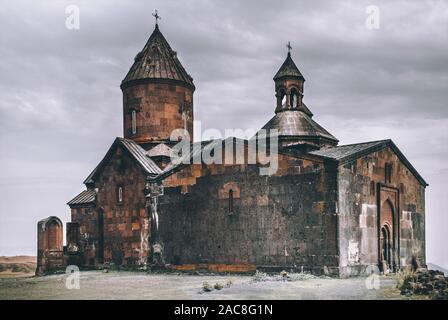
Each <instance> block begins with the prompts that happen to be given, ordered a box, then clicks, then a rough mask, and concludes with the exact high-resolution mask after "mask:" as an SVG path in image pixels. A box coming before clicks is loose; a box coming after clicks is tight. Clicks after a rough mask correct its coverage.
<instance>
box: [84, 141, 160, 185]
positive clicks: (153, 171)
mask: <svg viewBox="0 0 448 320" xmlns="http://www.w3.org/2000/svg"><path fill="white" fill-rule="evenodd" d="M118 145H121V146H123V147H124V150H126V151H128V153H129V155H130V156H131V157H132V158H134V160H135V161H136V162H137V163H138V164H139V165H140V166H141V168H142V169H143V170H144V171H145V172H146V174H148V175H150V176H156V175H158V174H160V173H161V172H162V170H161V169H160V168H159V167H158V166H157V164H156V163H155V162H154V161H152V160H151V158H150V157H148V156H147V155H146V151H145V149H143V148H142V147H140V146H139V145H138V144H137V143H136V142H135V141H133V140H129V139H124V138H116V139H115V141H114V143H113V144H112V146H111V147H110V148H109V150H108V151H107V153H106V155H105V156H104V158H103V160H101V162H100V163H99V164H98V166H97V167H96V168H95V169H94V170H93V171H92V173H91V174H90V175H89V176H88V177H87V178H86V180H84V183H85V184H88V183H93V182H94V181H95V178H96V176H97V175H98V174H99V172H101V170H102V168H103V167H104V165H105V164H106V163H107V162H108V160H109V159H110V157H111V156H112V155H113V151H114V150H115V148H116V147H117V146H118Z"/></svg>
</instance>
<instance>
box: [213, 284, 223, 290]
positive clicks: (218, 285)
mask: <svg viewBox="0 0 448 320" xmlns="http://www.w3.org/2000/svg"><path fill="white" fill-rule="evenodd" d="M213 288H215V289H216V290H221V289H222V288H224V286H223V285H222V284H220V283H219V282H216V283H215V285H214V286H213Z"/></svg>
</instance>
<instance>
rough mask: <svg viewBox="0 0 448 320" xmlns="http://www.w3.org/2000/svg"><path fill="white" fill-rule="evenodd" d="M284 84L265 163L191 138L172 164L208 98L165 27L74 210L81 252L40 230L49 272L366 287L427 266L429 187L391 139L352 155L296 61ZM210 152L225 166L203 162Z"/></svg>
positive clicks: (356, 147)
mask: <svg viewBox="0 0 448 320" xmlns="http://www.w3.org/2000/svg"><path fill="white" fill-rule="evenodd" d="M274 81H275V97H276V100H277V104H276V105H275V106H274V107H273V111H274V112H275V115H274V117H273V118H272V119H271V120H270V121H268V122H267V123H266V125H265V126H264V127H263V129H266V130H268V131H263V130H260V131H259V132H258V133H257V135H256V136H255V137H256V138H263V139H265V140H266V141H267V142H269V147H268V150H267V153H266V154H263V153H261V154H260V153H256V154H255V157H253V153H252V151H251V150H252V149H251V147H250V145H251V143H252V141H254V139H251V140H240V139H236V138H229V139H226V140H219V139H217V140H212V141H204V142H195V143H192V142H191V141H186V140H185V139H184V142H183V146H188V147H189V148H188V150H187V151H186V153H185V154H184V153H183V152H182V159H184V160H187V161H185V162H183V163H177V162H175V161H171V157H170V156H172V155H173V154H174V153H175V152H176V151H175V150H177V151H179V150H178V149H176V147H177V145H176V143H177V141H171V140H170V136H171V134H172V131H173V130H176V129H180V130H186V131H187V132H188V133H189V135H190V137H191V138H192V137H193V92H194V90H195V87H194V85H193V79H192V78H191V77H190V76H189V75H188V73H186V71H185V69H184V68H183V67H182V65H181V64H180V62H179V60H178V59H177V55H176V53H175V52H174V51H173V50H172V49H171V47H170V46H169V44H168V42H167V41H166V40H165V38H164V37H163V35H162V34H161V32H160V30H159V29H158V27H156V29H155V30H154V32H153V34H152V35H151V37H150V39H149V40H148V42H147V43H146V45H145V47H144V49H143V50H142V51H141V52H140V53H139V54H138V55H137V57H136V58H135V61H134V64H133V65H132V67H131V69H130V70H129V72H128V74H127V75H126V77H125V79H124V80H123V82H122V84H121V88H122V90H123V123H124V137H125V138H116V140H115V141H114V143H113V144H112V146H111V147H110V149H109V150H108V152H107V154H106V155H105V157H104V158H103V159H102V160H101V162H100V163H99V164H98V166H97V167H96V168H95V169H94V170H93V171H92V173H91V174H90V175H89V176H88V177H87V179H85V181H84V184H85V185H86V190H84V191H83V192H81V193H80V194H79V195H77V196H76V197H75V198H74V199H72V200H71V201H69V202H68V205H69V206H70V208H71V222H70V223H68V224H67V245H66V246H65V247H64V248H63V247H62V236H61V235H62V224H61V223H60V221H59V222H58V219H57V218H55V217H52V218H49V219H46V220H43V221H41V222H39V227H38V228H39V233H38V261H39V266H38V270H39V273H40V274H44V273H47V272H52V271H54V270H55V269H57V268H62V267H63V266H65V265H67V264H76V265H78V266H79V267H82V268H97V267H104V266H112V265H114V266H120V267H128V268H136V269H147V268H154V269H155V268H163V269H169V270H173V269H174V270H189V271H193V270H209V271H215V272H232V271H234V272H248V271H254V270H255V269H257V268H260V269H265V270H272V271H274V270H281V269H294V270H298V271H310V272H313V273H318V274H322V273H325V274H329V275H338V276H353V275H359V274H362V273H365V272H367V273H369V272H370V271H371V270H369V268H378V269H379V270H381V271H383V272H390V271H396V270H399V269H401V268H404V267H407V266H409V265H411V264H415V263H416V262H418V263H420V264H422V265H424V264H425V188H426V186H427V183H426V182H425V180H424V179H423V178H422V177H421V176H420V175H419V173H418V172H417V171H416V170H415V169H414V168H413V167H412V165H411V164H410V162H409V161H408V160H407V159H406V157H405V156H404V155H403V154H402V153H401V152H400V150H399V149H398V147H397V146H396V145H395V144H394V143H393V142H392V141H391V140H381V141H372V142H366V143H359V144H353V145H342V146H338V140H337V138H336V137H334V136H333V135H332V134H331V133H329V132H328V131H327V130H326V129H324V128H323V127H322V126H320V125H319V124H318V123H317V122H316V121H315V120H314V118H313V116H314V115H313V113H312V112H311V111H310V109H309V108H308V107H307V106H306V105H305V104H304V102H303V95H304V93H303V91H304V88H303V84H304V81H305V79H304V77H303V75H302V74H301V73H300V71H299V70H298V68H297V66H296V65H295V63H294V62H293V60H292V57H291V54H290V53H288V56H287V58H286V60H285V62H284V63H283V65H282V66H281V68H280V69H279V71H278V72H277V74H276V76H275V77H274ZM179 132H181V131H179ZM176 138H177V136H176ZM266 141H265V142H266ZM273 141H278V142H279V143H278V144H272V142H273ZM275 146H278V150H277V149H276V148H275ZM230 150H232V151H234V150H240V151H241V152H240V153H238V152H237V153H236V155H233V154H231V158H228V157H227V155H228V154H230V152H229V151H230ZM219 152H222V154H220V153H219ZM204 154H206V155H208V156H212V154H213V156H212V158H214V159H215V160H223V163H221V162H220V161H215V162H211V163H210V162H207V161H204V160H203V159H200V158H199V161H195V160H196V158H197V156H200V155H204ZM274 155H276V156H277V162H276V163H277V167H276V168H275V170H273V171H272V172H268V173H267V174H266V173H263V171H264V170H265V169H266V161H265V160H267V159H271V160H272V159H274V158H275V157H274V158H273V156H274ZM251 159H252V160H255V161H251ZM229 160H230V161H229ZM56 233H57V237H55V234H56ZM55 239H58V240H57V241H56V240H55ZM55 258H57V259H56V260H55Z"/></svg>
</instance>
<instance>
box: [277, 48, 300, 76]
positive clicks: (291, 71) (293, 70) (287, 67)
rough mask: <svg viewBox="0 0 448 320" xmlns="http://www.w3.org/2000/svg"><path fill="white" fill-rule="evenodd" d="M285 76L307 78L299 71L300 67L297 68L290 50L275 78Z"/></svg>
mask: <svg viewBox="0 0 448 320" xmlns="http://www.w3.org/2000/svg"><path fill="white" fill-rule="evenodd" d="M283 77H297V78H302V79H303V80H305V78H304V77H303V75H302V73H301V72H300V71H299V68H297V66H296V64H295V63H294V61H293V60H292V58H291V53H290V52H288V56H287V57H286V60H285V62H283V64H282V66H281V67H280V69H278V71H277V73H276V74H275V76H274V80H277V79H280V78H283Z"/></svg>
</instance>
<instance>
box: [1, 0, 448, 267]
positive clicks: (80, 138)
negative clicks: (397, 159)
mask: <svg viewBox="0 0 448 320" xmlns="http://www.w3.org/2000/svg"><path fill="white" fill-rule="evenodd" d="M316 2H318V4H316ZM70 4H74V5H77V6H78V7H79V9H80V29H79V30H69V29H67V28H66V25H65V22H66V17H67V14H66V13H65V9H66V6H67V5H70ZM368 5H376V6H378V8H379V9H380V28H379V29H378V30H376V29H374V30H370V29H368V28H366V25H365V21H366V18H367V16H368V14H367V13H366V7H367V6H368ZM154 9H158V11H159V14H160V15H161V16H162V20H161V21H160V23H159V25H160V29H161V31H162V32H163V34H164V35H165V37H166V38H167V40H168V42H169V43H170V44H171V46H172V48H173V49H174V50H176V51H177V52H178V56H179V58H180V60H181V62H182V64H183V65H184V67H185V68H186V70H187V71H188V72H189V73H190V74H191V75H192V77H193V78H194V83H195V85H196V92H195V95H194V110H195V119H196V120H201V121H202V128H203V129H205V128H217V129H220V130H224V129H226V128H242V129H248V128H253V129H258V128H260V127H261V126H262V125H263V124H264V123H265V122H267V121H268V120H269V119H270V118H271V117H272V115H273V112H274V109H275V97H274V83H273V81H272V77H273V76H274V74H275V72H276V71H277V69H278V68H279V67H280V65H281V63H282V62H283V60H284V59H285V56H286V47H285V45H286V43H287V42H288V41H290V42H291V45H292V47H293V50H292V55H293V59H294V60H295V62H296V64H297V66H298V67H299V69H300V70H301V72H302V73H303V75H304V76H305V78H306V80H307V81H306V83H305V97H304V101H305V103H306V104H307V105H308V107H309V108H310V109H311V110H312V111H313V113H314V114H315V117H314V119H315V120H316V121H318V122H319V123H320V124H321V125H323V126H324V127H325V128H326V129H328V130H329V131H330V132H331V133H332V134H334V135H335V136H336V137H337V138H339V140H340V142H341V144H347V143H355V142H363V141H369V140H377V139H385V138H391V139H392V140H393V141H394V142H395V143H396V144H397V145H398V146H399V148H400V149H401V150H402V151H403V153H404V154H405V155H406V156H407V157H408V159H409V160H410V161H411V163H412V164H413V165H414V166H415V167H416V168H417V170H418V171H419V172H420V173H421V175H422V176H423V177H424V178H425V179H426V180H427V181H428V182H429V184H430V186H429V187H428V189H427V193H426V195H427V201H426V209H427V211H426V212H427V216H426V219H427V229H426V230H427V258H428V261H432V262H434V263H437V264H439V265H443V266H445V267H448V249H447V248H446V247H445V244H447V243H448V232H447V230H448V210H447V209H446V205H444V204H445V201H446V200H447V199H448V192H447V190H448V188H447V186H446V182H447V180H448V163H447V159H448V141H447V140H448V129H447V128H448V103H447V101H448V1H415V2H414V3H410V2H408V1H391V0H385V1H373V0H372V1H359V0H357V1H306V2H305V1H297V0H293V1H280V0H276V1H260V0H256V1H255V0H254V1H229V0H226V1H217V0H216V1H205V0H203V1H191V0H189V1H176V2H174V1H166V0H163V1H129V0H128V1H111V0H107V1H106V0H102V1H98V0H97V1H92V0H89V1H87V0H86V1H79V0H72V1H43V0H42V1H21V0H19V1H18V0H6V1H5V0H3V1H2V6H1V11H0V93H1V98H0V130H1V131H0V148H1V150H2V151H1V153H0V197H1V198H0V200H1V201H0V255H13V254H29V255H35V254H36V228H37V227H36V223H37V221H38V220H39V219H41V218H44V217H47V216H49V215H56V216H59V217H61V218H62V219H63V220H64V221H67V220H68V219H69V208H68V207H67V206H66V204H65V203H66V202H67V201H68V200H70V199H71V198H73V197H74V196H75V195H76V194H77V193H79V192H80V191H81V190H83V188H84V187H83V185H82V181H83V180H84V178H85V177H86V176H87V175H88V174H89V173H90V171H91V170H92V169H93V168H94V167H95V166H96V164H97V163H98V162H99V161H100V159H101V158H102V157H103V156H104V154H105V152H106V151H107V149H108V148H109V146H110V144H111V143H112V142H113V140H114V138H115V137H116V136H122V96H121V91H120V88H119V85H120V82H121V80H122V79H123V78H124V76H125V74H126V72H127V71H128V69H129V68H130V66H131V65H132V62H133V59H134V57H135V55H136V54H137V53H138V52H139V50H141V49H142V48H143V45H144V44H145V42H146V40H147V39H148V37H149V35H150V34H151V32H152V31H153V28H154V20H153V17H152V15H151V13H152V12H153V10H154Z"/></svg>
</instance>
